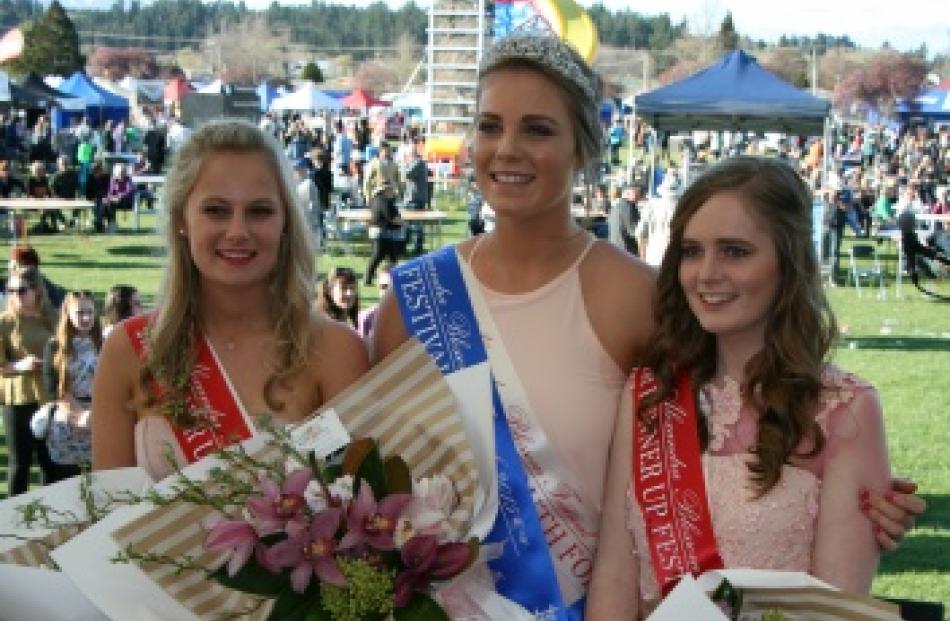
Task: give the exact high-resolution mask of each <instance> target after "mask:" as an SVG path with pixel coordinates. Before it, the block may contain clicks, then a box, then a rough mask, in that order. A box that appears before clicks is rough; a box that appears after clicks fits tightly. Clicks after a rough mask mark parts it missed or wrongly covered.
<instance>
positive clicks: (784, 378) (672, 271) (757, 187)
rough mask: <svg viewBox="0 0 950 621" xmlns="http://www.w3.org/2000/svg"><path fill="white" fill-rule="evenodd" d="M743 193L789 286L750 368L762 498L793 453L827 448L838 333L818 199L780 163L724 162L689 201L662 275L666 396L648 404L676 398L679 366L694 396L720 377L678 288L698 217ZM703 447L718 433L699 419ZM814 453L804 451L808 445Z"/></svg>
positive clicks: (747, 390)
mask: <svg viewBox="0 0 950 621" xmlns="http://www.w3.org/2000/svg"><path fill="white" fill-rule="evenodd" d="M726 191H732V192H738V193H740V194H741V195H742V196H743V197H744V198H745V199H746V201H747V204H748V205H749V206H750V207H751V208H752V209H753V211H754V216H755V217H756V218H757V219H758V220H759V221H760V222H761V223H763V224H764V225H765V226H766V228H767V230H768V231H769V233H770V236H771V238H772V242H773V243H774V244H775V249H776V254H777V255H778V262H779V269H780V276H779V277H780V283H779V286H778V291H777V293H776V298H775V301H774V302H773V306H772V309H771V311H770V313H769V317H768V320H767V323H766V328H765V334H766V338H765V346H764V347H763V348H762V350H761V351H759V352H758V353H757V354H755V355H754V356H753V357H752V358H751V359H750V360H749V361H748V363H747V364H746V368H745V380H744V382H743V385H742V394H743V395H744V396H746V397H748V396H749V395H754V396H755V397H754V399H749V401H750V402H752V405H753V406H754V407H755V408H756V409H757V410H758V414H759V431H758V437H757V440H756V444H755V448H754V449H753V451H752V453H753V458H752V459H751V460H750V461H749V463H748V466H749V471H750V472H751V473H752V481H753V485H754V487H755V491H756V493H757V494H759V495H761V494H764V493H766V492H767V491H769V490H770V489H772V487H774V486H775V484H776V483H778V480H779V477H780V476H781V471H782V465H783V464H785V463H787V462H788V460H789V458H790V457H792V456H806V457H807V456H813V455H816V454H817V453H818V452H819V451H820V450H821V449H822V447H823V446H824V436H823V434H822V432H821V428H820V427H819V426H818V424H817V423H816V421H815V418H814V405H815V403H816V401H817V399H818V397H819V393H820V392H821V389H822V384H821V372H822V368H823V367H824V364H825V362H826V357H827V355H828V352H829V350H830V348H831V346H832V344H833V343H834V340H835V338H836V337H837V334H838V332H837V326H836V323H835V319H834V315H833V314H832V312H831V307H830V306H829V304H828V300H827V299H826V298H825V294H824V291H823V289H822V286H821V279H820V272H819V266H818V260H817V258H816V256H815V249H814V243H813V241H812V227H811V222H812V220H811V213H812V198H811V193H810V192H809V191H808V187H807V186H806V185H805V182H804V181H802V179H801V178H800V177H799V176H798V174H797V173H796V172H795V171H794V170H792V169H791V167H789V166H788V165H787V164H785V163H784V162H782V161H781V160H777V159H768V158H760V157H745V156H743V157H737V158H734V159H729V160H725V161H723V162H721V163H720V164H718V165H716V166H714V167H713V168H712V169H710V170H709V171H708V172H707V173H705V174H704V175H702V176H701V177H700V178H699V179H697V180H696V181H695V182H694V183H693V184H692V185H691V186H690V187H689V188H688V189H687V190H686V192H685V193H684V194H683V196H682V197H681V198H680V200H679V202H678V203H677V206H676V211H675V213H674V215H673V219H672V221H671V223H670V244H669V246H668V247H667V249H666V253H665V254H664V256H663V263H662V265H661V266H660V271H659V275H658V278H657V304H656V320H657V336H656V341H655V345H654V347H653V348H652V350H651V351H650V353H649V354H648V356H647V366H648V367H650V368H652V369H653V370H654V372H655V374H656V378H657V383H658V390H657V391H655V392H654V393H652V394H650V395H649V396H648V397H646V398H645V399H644V403H643V405H644V407H643V408H641V414H640V415H641V416H643V415H644V412H645V411H646V409H647V408H649V407H650V406H651V405H655V404H656V403H658V402H660V401H662V400H664V399H667V398H669V397H670V395H671V394H672V392H673V389H674V388H675V375H676V370H677V369H678V368H689V369H690V371H691V379H692V385H693V387H694V388H693V390H694V391H695V390H697V387H699V386H702V385H703V384H704V383H705V382H707V381H709V380H710V379H712V377H713V375H714V374H715V371H716V338H715V336H714V335H712V334H710V333H709V332H706V331H705V330H704V329H703V328H702V326H701V325H700V323H699V321H697V319H696V317H695V316H694V315H693V313H692V311H691V310H690V308H689V303H688V302H687V300H686V295H685V293H684V291H683V288H682V286H681V285H680V282H679V268H680V261H681V257H682V242H683V231H684V229H685V228H686V224H687V223H688V222H689V221H690V219H691V218H692V217H693V215H694V214H695V213H696V212H697V211H698V210H699V209H700V208H701V207H702V206H703V205H705V204H706V202H707V201H708V200H709V199H710V198H712V197H713V196H714V195H715V194H718V193H720V192H726ZM699 426H700V437H701V439H702V443H703V446H704V448H705V447H706V446H707V445H708V437H709V433H708V430H707V429H706V425H705V421H703V420H700V423H699ZM804 439H807V440H809V441H810V446H811V447H812V448H811V450H810V451H806V452H804V453H798V452H797V451H798V447H799V446H800V444H801V442H802V440H804Z"/></svg>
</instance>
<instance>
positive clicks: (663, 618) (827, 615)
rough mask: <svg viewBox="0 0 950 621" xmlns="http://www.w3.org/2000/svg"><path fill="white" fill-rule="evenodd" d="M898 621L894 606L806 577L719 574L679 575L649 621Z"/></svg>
mask: <svg viewBox="0 0 950 621" xmlns="http://www.w3.org/2000/svg"><path fill="white" fill-rule="evenodd" d="M685 618H696V619H698V618H702V619H704V620H708V621H812V620H813V619H816V618H821V619H828V620H829V621H900V619H901V616H900V612H899V610H898V607H897V606H895V605H893V604H889V603H886V602H881V601H878V600H876V599H874V598H872V597H868V596H861V595H855V594H852V593H844V592H842V591H839V590H837V589H835V588H834V587H832V586H831V585H829V584H827V583H825V582H822V581H821V580H818V579H817V578H814V577H813V576H810V575H808V574H806V573H802V572H794V571H771V570H759V569H720V570H714V571H707V572H706V573H704V574H702V575H701V576H699V577H698V578H693V577H692V576H690V575H686V576H683V577H682V578H681V579H680V581H679V583H677V585H676V587H675V588H674V589H673V590H672V591H670V593H669V594H668V595H667V596H666V597H665V598H664V599H663V601H662V602H660V605H659V606H658V607H657V608H656V610H654V611H653V614H651V615H650V616H649V617H647V620H648V621H673V620H674V619H676V620H678V619H685Z"/></svg>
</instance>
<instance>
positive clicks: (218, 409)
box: [122, 314, 254, 463]
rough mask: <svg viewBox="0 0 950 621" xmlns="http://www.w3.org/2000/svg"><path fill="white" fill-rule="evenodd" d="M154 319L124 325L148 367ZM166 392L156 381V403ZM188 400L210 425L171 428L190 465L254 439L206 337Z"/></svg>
mask: <svg viewBox="0 0 950 621" xmlns="http://www.w3.org/2000/svg"><path fill="white" fill-rule="evenodd" d="M152 318H153V315H152V314H148V315H139V316H137V317H133V318H131V319H127V320H126V321H124V322H122V326H123V327H124V328H125V331H126V334H128V335H129V340H130V341H131V342H132V347H133V348H134V349H135V353H136V354H138V356H139V358H140V359H141V360H142V362H143V363H145V364H148V328H149V325H150V324H151V321H152ZM166 391H167V388H166V387H164V386H161V385H159V384H158V382H154V381H153V383H152V392H153V395H154V396H155V398H156V399H159V400H161V398H162V396H163V395H164V393H165V392H166ZM186 398H187V401H188V407H189V408H190V410H191V411H192V412H197V413H199V415H200V416H201V417H202V420H203V421H207V423H210V424H201V425H196V426H195V427H191V428H181V427H179V426H178V425H172V430H173V431H174V433H175V437H176V438H177V439H178V445H179V446H181V450H182V452H183V453H184V454H185V458H186V459H187V460H188V463H194V462H196V461H198V460H199V459H201V458H202V457H205V456H207V455H209V454H210V453H213V452H214V451H216V450H218V449H221V448H224V447H226V446H229V445H230V444H233V443H234V442H238V441H241V440H247V439H248V438H250V437H251V436H252V435H253V433H254V431H253V428H252V426H251V422H250V421H249V420H248V419H247V417H246V416H245V415H244V413H243V412H242V411H241V407H240V406H239V405H238V403H237V401H236V399H235V397H234V395H233V393H232V392H231V388H230V386H228V381H227V379H226V378H225V376H224V371H223V370H222V369H221V367H220V366H219V365H218V362H217V360H216V359H215V357H214V354H213V353H212V352H211V347H209V346H208V342H207V340H206V339H205V338H204V337H201V338H200V341H199V344H198V358H197V360H196V361H195V368H194V369H193V370H192V372H191V378H190V381H189V382H188V394H187V396H186Z"/></svg>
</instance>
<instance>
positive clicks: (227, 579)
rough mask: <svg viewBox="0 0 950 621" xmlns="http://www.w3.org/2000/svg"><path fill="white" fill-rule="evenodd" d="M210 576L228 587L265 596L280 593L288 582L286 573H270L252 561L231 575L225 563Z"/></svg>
mask: <svg viewBox="0 0 950 621" xmlns="http://www.w3.org/2000/svg"><path fill="white" fill-rule="evenodd" d="M211 578H212V579H213V580H214V581H215V582H217V583H219V584H221V585H223V586H226V587H228V588H230V589H234V590H236V591H243V592H245V593H251V594H253V595H264V596H267V597H276V596H277V595H279V594H281V592H283V591H284V589H285V588H286V587H287V583H288V577H287V574H286V573H278V574H274V573H271V572H269V571H267V570H266V569H264V568H263V567H261V566H260V565H259V564H257V563H256V562H254V561H252V562H249V563H245V564H244V566H243V567H242V568H241V569H239V570H238V572H237V573H236V574H234V575H233V576H229V575H228V565H227V563H225V564H224V565H222V566H221V567H219V568H218V569H217V570H216V571H214V572H213V573H212V574H211Z"/></svg>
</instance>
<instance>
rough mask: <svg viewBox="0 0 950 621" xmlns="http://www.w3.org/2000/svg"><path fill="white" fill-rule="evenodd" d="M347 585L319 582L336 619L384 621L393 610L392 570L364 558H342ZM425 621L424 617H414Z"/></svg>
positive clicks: (341, 566) (323, 597) (326, 602)
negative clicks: (376, 620) (377, 620)
mask: <svg viewBox="0 0 950 621" xmlns="http://www.w3.org/2000/svg"><path fill="white" fill-rule="evenodd" d="M338 562H339V564H340V570H341V571H342V572H343V575H344V576H346V586H342V587H338V586H334V585H332V584H329V583H326V582H321V583H320V596H321V598H322V607H323V608H324V609H326V610H327V611H328V612H329V613H330V618H332V619H333V621H363V620H364V619H374V620H375V619H379V620H382V619H384V618H385V617H386V615H388V614H389V613H390V612H391V611H392V606H393V583H394V581H395V579H396V576H395V575H394V572H393V570H390V569H385V568H381V567H376V566H374V565H373V564H372V563H370V562H369V561H366V560H363V559H340V560H339V561H338ZM412 618H413V619H418V620H419V621H425V620H424V619H423V618H422V617H412Z"/></svg>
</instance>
